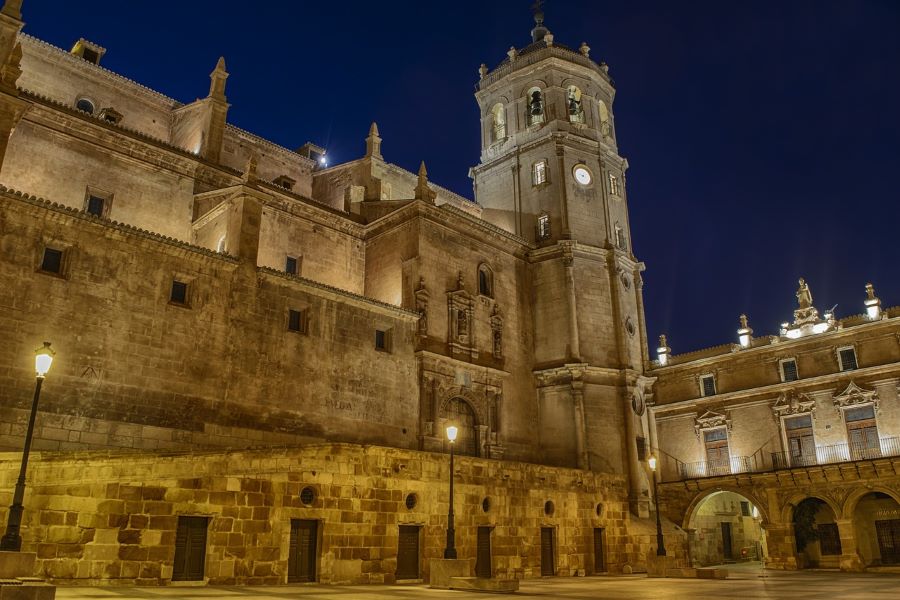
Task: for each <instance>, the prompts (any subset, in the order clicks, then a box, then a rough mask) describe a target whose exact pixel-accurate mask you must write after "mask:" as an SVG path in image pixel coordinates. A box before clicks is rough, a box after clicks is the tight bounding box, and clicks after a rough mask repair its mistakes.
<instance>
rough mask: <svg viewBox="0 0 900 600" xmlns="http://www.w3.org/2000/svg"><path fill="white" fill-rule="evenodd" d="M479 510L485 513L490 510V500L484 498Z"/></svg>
mask: <svg viewBox="0 0 900 600" xmlns="http://www.w3.org/2000/svg"><path fill="white" fill-rule="evenodd" d="M481 510H483V511H484V512H487V511H489V510H491V499H490V498H488V497H487V496H485V498H484V500H482V501H481Z"/></svg>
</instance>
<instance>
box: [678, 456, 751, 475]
mask: <svg viewBox="0 0 900 600" xmlns="http://www.w3.org/2000/svg"><path fill="white" fill-rule="evenodd" d="M755 466H756V465H755V464H754V461H752V460H750V457H749V456H732V457H731V458H726V459H722V460H702V461H700V462H694V463H679V464H678V472H679V474H680V475H681V478H682V479H699V478H701V477H716V476H718V475H734V474H735V473H752V472H753V471H755V469H754V467H755Z"/></svg>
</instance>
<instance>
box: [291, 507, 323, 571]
mask: <svg viewBox="0 0 900 600" xmlns="http://www.w3.org/2000/svg"><path fill="white" fill-rule="evenodd" d="M318 534H319V523H318V521H307V520H301V519H292V520H291V545H290V548H289V550H288V581H289V582H291V583H295V582H296V583H306V582H312V581H315V580H316V556H317V555H318V552H317V545H318V540H319V535H318Z"/></svg>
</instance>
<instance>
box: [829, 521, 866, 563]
mask: <svg viewBox="0 0 900 600" xmlns="http://www.w3.org/2000/svg"><path fill="white" fill-rule="evenodd" d="M835 522H836V523H837V526H838V535H840V536H841V562H840V565H841V571H853V572H862V571H864V570H865V565H863V563H862V560H861V559H860V557H859V551H858V548H857V544H856V528H855V527H854V526H853V519H837V520H836V521H835Z"/></svg>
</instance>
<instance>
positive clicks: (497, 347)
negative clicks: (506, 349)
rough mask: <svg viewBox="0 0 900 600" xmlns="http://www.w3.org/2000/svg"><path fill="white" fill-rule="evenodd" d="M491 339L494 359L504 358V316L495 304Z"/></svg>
mask: <svg viewBox="0 0 900 600" xmlns="http://www.w3.org/2000/svg"><path fill="white" fill-rule="evenodd" d="M491 339H492V342H493V352H494V358H503V316H502V315H501V314H500V307H499V306H498V305H497V304H496V303H494V311H493V314H491Z"/></svg>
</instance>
